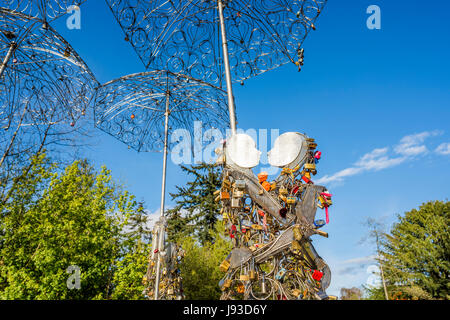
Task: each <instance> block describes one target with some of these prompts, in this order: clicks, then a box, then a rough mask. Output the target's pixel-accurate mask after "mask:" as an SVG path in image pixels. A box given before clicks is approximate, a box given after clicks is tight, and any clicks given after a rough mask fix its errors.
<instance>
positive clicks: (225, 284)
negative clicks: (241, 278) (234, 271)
mask: <svg viewBox="0 0 450 320" xmlns="http://www.w3.org/2000/svg"><path fill="white" fill-rule="evenodd" d="M232 283H233V280H231V279H225V280H224V281H223V283H222V286H220V283H219V286H220V287H221V288H220V289H221V290H222V291H225V290H226V289H228V288H230V287H231V284H232Z"/></svg>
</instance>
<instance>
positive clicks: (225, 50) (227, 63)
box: [217, 0, 236, 135]
mask: <svg viewBox="0 0 450 320" xmlns="http://www.w3.org/2000/svg"><path fill="white" fill-rule="evenodd" d="M217 5H218V9H219V18H220V32H221V35H222V50H223V61H224V63H225V78H226V81H227V93H228V112H229V114H230V128H231V133H232V134H233V135H234V134H236V113H235V106H234V96H233V85H232V83H231V71H230V60H229V56H228V41H227V33H226V30H225V21H224V17H223V2H222V0H217Z"/></svg>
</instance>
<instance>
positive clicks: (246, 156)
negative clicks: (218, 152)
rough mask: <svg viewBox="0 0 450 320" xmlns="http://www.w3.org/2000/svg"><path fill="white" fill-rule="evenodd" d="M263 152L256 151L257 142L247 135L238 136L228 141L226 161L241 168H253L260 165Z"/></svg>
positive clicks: (240, 134)
mask: <svg viewBox="0 0 450 320" xmlns="http://www.w3.org/2000/svg"><path fill="white" fill-rule="evenodd" d="M260 157H261V151H259V150H258V149H256V142H255V141H254V140H253V138H252V137H250V136H249V135H246V134H242V133H239V134H236V135H233V136H232V137H231V138H230V139H228V140H227V149H226V161H227V163H230V162H232V163H234V164H236V165H238V166H239V167H241V168H253V167H256V166H257V165H258V164H259V159H260Z"/></svg>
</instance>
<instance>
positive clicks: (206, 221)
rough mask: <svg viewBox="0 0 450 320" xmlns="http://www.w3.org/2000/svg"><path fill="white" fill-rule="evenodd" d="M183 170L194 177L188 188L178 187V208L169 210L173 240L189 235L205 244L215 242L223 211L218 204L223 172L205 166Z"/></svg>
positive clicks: (169, 226) (173, 196)
mask: <svg viewBox="0 0 450 320" xmlns="http://www.w3.org/2000/svg"><path fill="white" fill-rule="evenodd" d="M181 168H182V170H183V171H184V172H186V173H187V174H188V175H190V176H192V177H193V180H192V181H189V182H187V184H186V186H177V190H178V191H177V192H176V193H173V194H171V197H172V200H175V203H176V205H175V207H174V208H172V209H170V210H167V212H166V216H167V218H168V235H169V239H170V240H172V241H175V242H176V241H178V240H179V239H181V238H183V237H185V236H188V235H195V237H196V238H197V239H198V240H199V241H200V242H201V243H202V244H203V243H207V242H210V241H212V240H214V238H213V236H212V235H211V232H210V231H211V230H214V226H215V223H216V222H217V218H218V215H219V212H220V204H219V203H217V202H215V201H214V192H215V191H216V190H217V189H218V188H219V187H220V184H221V180H220V169H219V168H218V167H217V166H214V165H212V164H206V163H202V164H199V165H193V166H191V167H190V168H188V167H185V166H181Z"/></svg>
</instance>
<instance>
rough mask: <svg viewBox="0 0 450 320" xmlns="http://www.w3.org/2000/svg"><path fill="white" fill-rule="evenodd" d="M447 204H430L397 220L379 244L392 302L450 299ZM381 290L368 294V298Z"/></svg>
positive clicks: (449, 243) (448, 213)
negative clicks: (393, 300) (398, 300)
mask: <svg viewBox="0 0 450 320" xmlns="http://www.w3.org/2000/svg"><path fill="white" fill-rule="evenodd" d="M449 218H450V203H449V202H448V201H446V202H443V201H430V202H427V203H424V204H423V205H421V206H420V208H419V210H416V209H413V210H411V211H409V212H406V213H405V214H404V216H400V215H399V216H398V222H397V223H395V224H394V225H393V227H392V228H391V231H390V233H389V234H386V235H385V237H384V239H383V240H382V241H381V259H382V260H383V266H384V267H385V269H384V270H385V277H386V281H387V288H388V291H389V296H390V298H391V299H401V298H413V299H449V298H450V282H449V277H450V233H449ZM380 290H382V289H381V288H372V289H371V290H369V292H368V293H369V298H370V297H372V298H376V297H379V296H380Z"/></svg>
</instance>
